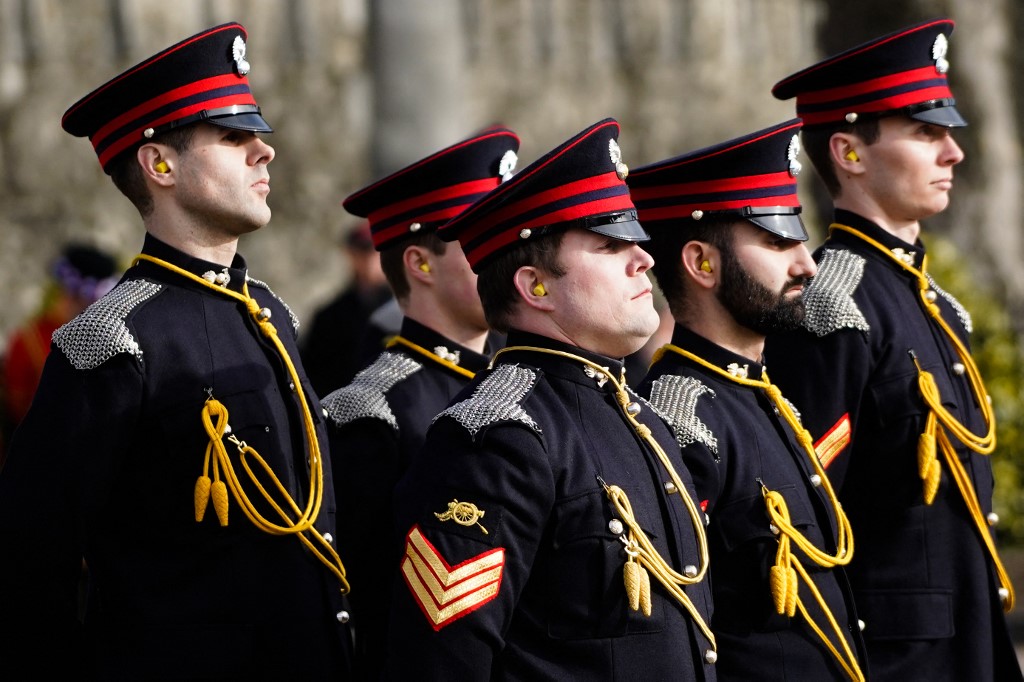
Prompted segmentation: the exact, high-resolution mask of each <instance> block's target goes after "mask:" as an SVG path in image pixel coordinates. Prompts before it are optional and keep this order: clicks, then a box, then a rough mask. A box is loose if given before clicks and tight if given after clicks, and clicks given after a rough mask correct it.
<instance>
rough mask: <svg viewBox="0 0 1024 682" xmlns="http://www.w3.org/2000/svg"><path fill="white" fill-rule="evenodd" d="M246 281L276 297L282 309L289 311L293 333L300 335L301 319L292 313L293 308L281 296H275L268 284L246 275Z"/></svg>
mask: <svg viewBox="0 0 1024 682" xmlns="http://www.w3.org/2000/svg"><path fill="white" fill-rule="evenodd" d="M245 280H246V281H247V282H248V283H249V284H250V285H251V286H256V287H259V288H260V289H264V290H266V292H267V293H268V294H270V295H271V296H273V297H274V300H276V301H277V302H278V303H280V304H281V307H282V308H284V309H285V310H286V311H288V319H289V320H291V323H292V330H293V331H294V332H295V333H296V334H298V333H299V318H298V317H296V316H295V313H293V312H292V309H291V308H290V307H289V306H288V304H287V303H285V302H284V299H282V298H281V297H280V296H278V295H277V294H275V293H274V290H273V289H271V288H270V285H268V284H267V283H266V282H264V281H261V280H258V279H253V278H252V277H249V276H248V275H246V278H245Z"/></svg>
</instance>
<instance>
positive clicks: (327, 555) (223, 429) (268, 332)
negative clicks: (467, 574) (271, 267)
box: [132, 254, 349, 594]
mask: <svg viewBox="0 0 1024 682" xmlns="http://www.w3.org/2000/svg"><path fill="white" fill-rule="evenodd" d="M139 261H149V262H151V263H154V264H156V265H158V266H160V267H162V268H165V269H167V270H170V271H171V272H174V273H177V274H179V275H181V276H183V277H185V278H187V279H190V280H192V281H194V282H196V283H198V284H200V285H202V286H204V287H206V288H208V289H211V290H213V291H216V292H218V293H220V294H222V295H225V296H229V297H231V298H234V299H236V300H237V301H239V302H241V303H243V304H244V305H245V307H246V310H247V311H248V313H249V315H250V316H251V317H252V319H253V320H254V321H255V322H256V324H257V326H258V327H259V330H260V333H262V334H263V336H265V337H266V338H267V339H268V340H270V342H271V343H272V344H273V346H274V348H275V350H276V351H277V353H278V355H279V356H280V357H281V359H282V360H283V361H284V364H285V367H286V368H287V370H288V375H289V377H290V379H291V382H292V385H293V386H295V393H296V396H297V397H298V400H299V406H300V408H301V411H302V421H303V426H304V429H305V437H306V445H307V449H308V452H309V470H310V480H309V499H308V500H307V502H306V507H305V508H304V509H301V510H300V509H299V506H298V505H297V504H296V503H295V500H294V499H292V497H291V495H290V494H289V493H288V491H287V490H286V489H285V487H284V485H283V484H282V483H281V482H280V480H279V479H278V478H277V476H276V475H275V474H274V472H273V470H272V469H271V468H270V465H268V464H267V463H266V461H265V460H264V459H263V458H262V457H260V455H259V453H257V452H256V450H254V449H253V448H251V447H249V446H248V445H246V443H245V442H244V441H240V440H238V439H237V438H236V437H235V436H234V435H233V434H232V435H229V436H228V440H229V441H231V442H232V443H233V444H234V445H235V446H236V448H237V450H238V453H239V461H240V463H241V464H242V466H243V468H244V469H245V471H246V473H247V474H248V477H249V480H250V481H251V482H252V483H253V484H254V485H255V486H256V488H257V490H258V491H259V492H260V494H261V495H262V496H263V498H264V499H265V500H266V501H267V502H268V503H269V504H270V506H271V507H272V508H273V509H274V511H275V512H277V514H278V515H279V516H280V517H281V519H282V521H283V522H284V523H285V524H286V525H278V524H275V523H272V522H270V521H268V520H267V519H266V518H264V517H263V516H262V515H261V514H260V513H259V512H258V511H257V510H256V507H255V505H253V504H252V502H251V501H250V500H249V498H248V496H247V495H246V493H245V491H244V490H243V489H242V486H241V483H240V482H239V480H238V477H237V475H236V473H235V469H234V466H233V465H232V463H231V459H230V457H229V456H228V454H227V449H226V448H225V446H224V435H225V433H227V427H228V410H227V407H226V406H224V404H223V403H221V402H220V401H218V400H216V399H215V398H214V397H213V395H212V391H210V397H209V398H208V399H207V401H206V403H205V404H204V405H203V411H202V414H201V419H202V422H203V428H204V429H205V431H206V434H207V436H208V438H209V443H208V444H207V446H206V454H205V456H204V461H203V473H202V475H200V477H199V479H198V480H197V481H196V486H195V491H194V498H195V499H194V502H195V510H196V521H197V522H198V521H201V520H202V519H203V516H204V515H205V511H206V502H205V501H204V499H206V493H207V492H208V493H209V499H212V501H213V503H214V511H216V513H217V519H218V521H219V522H220V524H221V525H222V526H226V525H227V524H228V495H227V492H228V490H230V492H231V496H232V497H234V499H235V501H236V502H237V503H238V505H239V507H240V508H241V509H242V511H243V512H244V513H245V515H246V517H247V518H248V519H249V520H250V521H251V522H252V523H253V525H255V526H256V527H257V528H258V529H259V530H261V531H263V532H264V533H269V534H271V535H295V536H296V537H297V538H298V539H299V541H300V542H302V544H303V545H304V546H305V547H306V548H307V549H308V550H309V551H310V552H312V553H313V555H314V556H315V557H316V558H317V559H318V560H319V561H320V562H321V563H322V564H323V565H324V566H326V567H327V569H328V570H330V571H331V572H332V573H333V574H334V575H335V577H337V579H338V581H339V582H340V583H341V593H342V594H347V593H348V592H349V584H348V580H347V579H346V578H345V566H344V564H342V562H341V558H340V557H339V556H338V553H337V552H336V551H335V550H334V548H333V547H332V546H331V545H330V543H329V542H328V541H327V540H325V539H324V537H323V536H322V535H320V533H319V532H317V530H316V528H315V527H314V525H313V524H314V523H315V522H316V519H317V517H318V516H319V514H320V506H321V503H322V501H323V492H324V471H323V460H322V458H321V455H320V443H319V441H318V439H317V435H316V425H315V423H314V421H313V416H312V414H311V413H310V411H309V404H308V403H307V401H306V396H305V394H304V392H303V390H302V383H301V381H300V379H299V374H298V371H297V370H296V369H295V365H294V364H293V363H292V360H291V358H290V357H289V355H288V350H287V349H286V348H285V347H284V344H283V343H282V342H281V339H280V338H278V335H277V329H276V328H275V327H274V325H273V324H271V323H270V322H269V320H268V318H267V317H266V316H265V315H264V314H263V312H262V308H260V305H259V302H258V301H256V299H254V298H253V297H252V296H250V295H249V286H248V282H246V283H243V285H242V293H241V294H239V293H237V292H235V291H232V290H231V289H226V288H223V287H219V286H216V285H214V284H211V283H210V282H207V281H206V280H204V279H203V278H202V277H198V276H196V275H194V274H193V273H191V272H189V271H188V270H185V269H183V268H179V267H178V266H176V265H173V264H172V263H168V262H167V261H164V260H161V259H160V258H156V257H154V256H150V255H147V254H139V255H138V256H136V258H135V260H134V261H133V262H132V266H133V267H134V266H135V265H136V264H137V263H138V262H139ZM249 455H251V456H252V458H253V459H254V460H256V462H257V463H258V464H259V465H260V467H262V469H263V471H264V473H265V474H266V475H267V476H268V477H269V478H270V480H271V481H272V482H273V483H274V485H275V487H276V488H277V490H278V492H279V493H280V495H281V496H282V498H283V499H284V500H285V502H286V504H287V506H289V507H290V508H291V512H292V513H293V514H294V515H296V517H297V518H295V519H292V518H290V517H289V515H288V513H287V512H286V511H285V510H284V509H282V508H281V506H280V505H279V504H278V503H277V501H276V500H275V499H273V497H272V496H271V495H270V493H268V492H267V491H266V489H265V488H264V487H263V485H262V483H260V481H259V480H258V479H257V477H256V475H255V474H254V473H253V471H252V469H251V468H250V466H249V463H248V460H247V456H249ZM211 461H212V468H213V479H212V481H210V478H209V473H210V465H211ZM222 471H223V474H224V476H225V478H226V482H225V481H222V480H221V478H220V476H221V472H222Z"/></svg>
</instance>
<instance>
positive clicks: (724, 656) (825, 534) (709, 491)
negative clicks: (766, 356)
mask: <svg viewBox="0 0 1024 682" xmlns="http://www.w3.org/2000/svg"><path fill="white" fill-rule="evenodd" d="M672 344H673V345H675V346H677V347H679V348H682V349H685V350H687V351H689V352H690V353H692V354H694V355H695V356H697V357H699V358H701V359H703V360H704V361H706V362H708V363H710V364H712V365H714V366H715V367H718V368H720V369H722V370H723V371H728V369H729V368H730V367H732V368H733V371H736V372H740V370H743V369H745V376H746V378H749V379H753V380H759V381H761V380H764V376H762V371H763V368H762V366H761V365H760V364H759V363H756V362H752V361H751V360H749V359H747V358H745V357H742V356H740V355H737V354H735V353H733V352H731V351H729V350H726V349H725V348H722V347H721V346H718V345H716V344H714V343H712V342H711V341H708V340H707V339H705V338H703V337H701V336H699V335H698V334H695V333H694V332H692V331H690V330H689V329H687V328H685V327H682V326H678V325H677V326H676V329H675V332H674V334H673V338H672ZM638 391H639V393H640V394H641V395H643V396H645V397H647V398H648V399H649V400H650V401H651V403H652V404H653V405H654V407H655V408H656V409H657V410H658V411H659V412H660V413H661V414H662V416H663V417H664V418H665V419H666V421H667V422H668V423H669V425H670V426H671V427H672V430H673V432H674V433H675V436H676V441H677V442H678V444H679V445H680V446H681V447H682V453H683V459H684V460H685V461H686V465H687V467H688V468H689V470H690V472H691V474H692V475H693V478H694V485H695V486H696V488H697V495H698V497H699V498H700V500H701V502H702V503H703V504H704V506H705V507H706V510H707V513H708V515H709V517H710V524H709V526H708V542H709V545H710V552H711V587H712V594H713V595H714V600H715V615H714V620H713V621H712V627H713V629H714V631H715V635H716V637H717V638H718V649H719V660H718V672H719V676H720V677H721V678H723V679H737V680H759V681H762V680H763V681H766V682H767V681H769V680H808V681H817V680H830V679H849V677H848V676H847V675H846V673H845V672H844V671H843V669H842V668H841V667H840V666H839V664H838V662H837V661H836V659H835V658H834V657H833V656H832V654H830V653H829V651H828V649H827V648H826V646H825V644H824V643H823V642H822V641H821V639H819V638H818V636H817V635H815V634H814V632H813V631H812V630H811V629H810V627H809V626H808V624H807V622H806V621H805V620H804V619H803V617H801V616H800V614H799V613H797V615H796V616H794V617H793V618H789V617H787V616H782V615H778V613H777V612H776V610H775V606H774V604H773V603H772V597H771V591H770V587H769V568H770V567H771V566H772V565H774V564H775V555H776V552H777V550H778V546H779V543H778V538H777V536H775V535H774V534H773V533H772V531H771V529H770V521H769V517H768V513H767V511H766V509H765V501H764V497H763V495H762V492H761V490H762V489H761V486H762V483H763V484H764V486H766V487H767V488H768V489H770V490H775V491H778V492H779V493H780V494H781V495H782V496H783V497H784V498H785V500H786V505H787V507H788V509H789V513H790V515H791V518H792V521H793V524H794V525H795V526H796V527H797V528H798V529H799V530H800V532H801V533H803V535H804V536H805V537H806V538H807V539H808V540H809V541H810V542H811V543H812V544H813V545H814V546H815V547H817V548H818V549H820V550H822V551H825V552H828V553H829V554H832V555H834V554H835V551H836V538H837V535H836V518H835V514H834V512H833V508H832V505H831V504H830V503H829V502H828V500H827V497H826V495H825V494H824V490H823V486H822V484H821V479H820V476H818V475H817V474H816V472H815V470H814V467H813V464H812V462H811V461H810V459H809V455H808V454H807V452H806V451H805V450H804V448H803V447H801V446H800V444H799V443H798V442H797V440H796V438H795V434H794V432H793V429H792V428H791V427H790V426H789V425H788V424H787V423H786V422H785V420H784V419H783V418H782V417H781V416H779V414H778V412H777V411H776V409H775V406H774V405H773V404H772V401H771V399H770V398H769V397H768V396H767V395H766V394H765V393H764V391H762V390H761V389H759V388H756V387H751V386H749V385H742V384H740V383H738V382H736V381H732V380H730V379H729V378H728V377H724V376H722V375H721V374H718V373H716V372H714V371H713V370H710V369H708V368H706V367H704V366H702V365H700V364H699V363H697V362H694V361H693V360H691V359H689V358H687V357H685V356H683V355H681V354H679V353H677V352H671V351H666V352H664V353H663V354H662V356H661V358H660V359H659V360H658V361H657V362H655V363H654V364H653V365H652V366H651V369H650V371H649V373H648V374H647V376H646V378H645V379H644V380H643V382H641V383H640V385H639V387H638ZM797 556H798V558H799V559H800V562H801V564H802V565H803V566H804V568H806V569H807V570H808V572H809V573H810V575H811V577H812V579H813V580H814V584H815V586H816V587H817V589H818V590H819V591H820V593H821V595H822V597H823V598H824V601H825V603H826V604H827V605H828V608H829V610H830V611H831V613H832V615H833V616H834V617H835V619H836V622H837V623H838V624H839V626H840V628H841V629H842V633H843V635H842V636H843V637H845V638H846V640H847V642H848V644H849V646H850V649H851V650H852V651H853V652H854V654H855V655H858V654H859V657H860V658H863V651H862V647H863V643H862V642H861V640H860V631H859V628H858V626H857V622H856V616H855V611H854V608H853V597H852V594H851V592H850V588H849V583H848V581H847V579H846V575H845V572H844V570H843V569H842V568H841V567H837V568H822V567H819V566H817V565H816V564H814V563H813V562H811V561H810V560H809V559H808V558H807V557H805V556H804V555H803V554H802V553H799V552H798V553H797ZM799 594H800V598H801V600H802V602H803V604H804V605H805V606H806V607H807V609H808V611H809V613H810V614H811V617H812V618H813V619H814V621H815V623H816V624H817V626H818V627H819V628H821V629H822V631H823V632H825V633H826V634H827V635H828V636H829V639H830V641H831V642H832V644H833V646H835V647H836V649H837V650H839V651H842V649H841V648H840V643H839V641H838V639H837V636H836V635H834V634H833V631H832V629H831V628H830V627H829V625H828V622H827V620H826V617H825V615H824V613H822V611H821V609H820V607H819V605H818V604H817V602H816V600H815V598H814V596H813V595H812V594H811V593H810V591H809V590H808V588H807V587H806V586H805V585H803V584H802V583H801V586H800V591H799ZM860 665H861V667H862V668H863V662H862V661H861V663H860Z"/></svg>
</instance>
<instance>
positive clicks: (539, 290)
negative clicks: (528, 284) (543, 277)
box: [533, 282, 548, 296]
mask: <svg viewBox="0 0 1024 682" xmlns="http://www.w3.org/2000/svg"><path fill="white" fill-rule="evenodd" d="M533 295H534V296H547V295H548V290H547V289H545V288H544V283H543V282H537V285H536V286H534V287H533Z"/></svg>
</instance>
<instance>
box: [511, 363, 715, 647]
mask: <svg viewBox="0 0 1024 682" xmlns="http://www.w3.org/2000/svg"><path fill="white" fill-rule="evenodd" d="M513 351H529V352H534V353H544V354H547V355H557V356H560V357H564V358H568V359H570V360H574V361H576V362H579V363H582V364H583V365H584V366H586V367H589V368H590V369H591V370H593V371H594V372H595V373H596V374H598V375H599V376H603V377H607V379H608V381H610V382H611V383H612V385H613V386H614V387H615V397H616V400H617V402H618V403H619V407H620V408H621V409H622V413H623V414H624V415H625V416H626V419H627V421H628V422H629V423H630V425H631V426H632V427H633V429H634V430H635V431H636V433H637V434H638V435H639V436H640V437H641V438H642V439H643V440H644V442H646V443H647V444H648V446H650V448H651V449H652V450H653V451H654V453H655V454H656V455H657V457H658V459H659V461H660V462H661V464H662V466H663V467H665V470H666V471H667V472H668V475H669V477H670V478H671V480H672V483H673V484H674V485H675V488H676V491H677V492H678V493H679V496H680V498H681V499H682V501H683V505H684V506H685V507H686V512H687V514H688V515H689V517H690V523H691V525H692V526H693V532H694V535H695V536H696V538H697V551H698V553H699V554H700V560H699V565H698V566H696V567H692V566H689V567H687V568H686V569H684V571H685V572H684V573H679V572H677V571H676V570H675V569H673V568H672V565H671V564H670V563H669V562H668V561H666V560H665V558H664V557H662V556H661V554H660V553H659V552H658V549H657V548H656V547H655V546H654V543H652V542H651V540H650V538H648V537H647V534H646V533H645V532H644V531H643V529H642V528H641V527H640V522H639V521H637V520H636V517H635V516H634V515H633V508H632V506H631V505H630V503H629V498H628V497H627V495H626V493H625V491H624V490H622V488H620V487H619V486H617V485H609V484H607V483H605V482H604V481H603V480H601V481H600V482H601V484H602V486H603V487H604V490H605V494H606V495H608V499H609V500H610V501H611V503H612V505H613V506H614V507H615V509H616V511H617V512H618V513H619V514H620V515H621V516H622V518H623V521H624V522H625V524H626V526H628V528H629V535H628V537H627V535H626V534H625V533H623V535H622V536H621V537H620V539H621V540H622V542H623V544H624V545H625V551H626V555H627V558H626V563H625V564H624V565H623V581H624V584H625V586H626V594H627V597H628V598H629V602H630V607H631V608H632V609H633V610H634V611H636V610H638V609H639V608H641V607H642V608H643V612H644V615H647V616H649V615H651V602H650V576H649V575H648V573H647V569H650V571H651V573H653V574H654V577H655V578H656V579H657V580H658V582H659V583H661V584H662V586H664V588H665V589H666V590H667V591H668V593H669V595H670V596H671V597H672V598H673V599H675V600H676V602H678V603H679V604H680V605H681V606H682V607H683V608H684V609H686V611H687V612H688V613H689V614H690V617H691V618H692V619H693V622H694V623H695V624H696V626H697V627H698V628H699V629H700V631H701V632H702V633H703V634H704V637H706V638H707V640H708V641H709V642H710V643H711V652H710V658H709V659H706V660H709V662H714V659H715V658H717V650H718V645H717V643H716V642H715V635H714V633H712V632H711V628H710V627H708V625H707V623H705V622H704V618H703V617H702V616H701V614H700V612H699V611H698V610H697V608H696V607H695V606H694V605H693V602H692V601H691V600H690V597H689V596H688V595H687V594H686V592H684V591H683V587H684V586H685V585H694V584H696V583H699V582H701V581H702V580H703V579H704V576H705V574H706V573H707V568H708V542H707V535H706V533H705V531H704V523H703V520H702V518H701V517H702V515H701V513H700V512H699V511H698V509H697V505H696V504H694V502H693V499H691V498H690V494H689V492H688V491H687V488H686V486H685V485H684V484H683V481H682V479H681V478H680V477H679V474H678V473H677V472H676V469H675V467H674V466H672V462H671V461H670V460H669V458H668V455H666V454H665V451H664V450H663V449H662V447H661V445H660V444H659V443H658V441H657V440H655V438H654V437H653V436H652V435H651V430H650V428H649V427H648V426H647V425H646V424H643V423H641V422H640V421H638V420H637V419H636V417H635V415H636V414H637V413H639V410H637V409H636V408H637V407H639V406H638V405H637V404H636V403H634V402H633V401H632V400H630V397H629V393H627V392H626V388H625V385H624V384H623V383H622V382H620V381H618V380H616V378H615V377H613V376H611V374H610V373H609V372H608V368H607V367H601V366H600V365H598V364H597V363H595V362H591V361H590V360H587V359H586V358H583V357H580V356H578V355H574V354H572V353H566V352H564V351H559V350H553V349H550V348H538V347H535V346H510V347H507V348H503V349H501V350H499V351H498V352H497V353H495V354H494V358H493V359H492V360H491V365H492V366H493V364H494V362H495V361H496V360H497V359H498V356H500V355H501V354H502V353H506V352H513ZM694 569H695V570H694Z"/></svg>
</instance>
